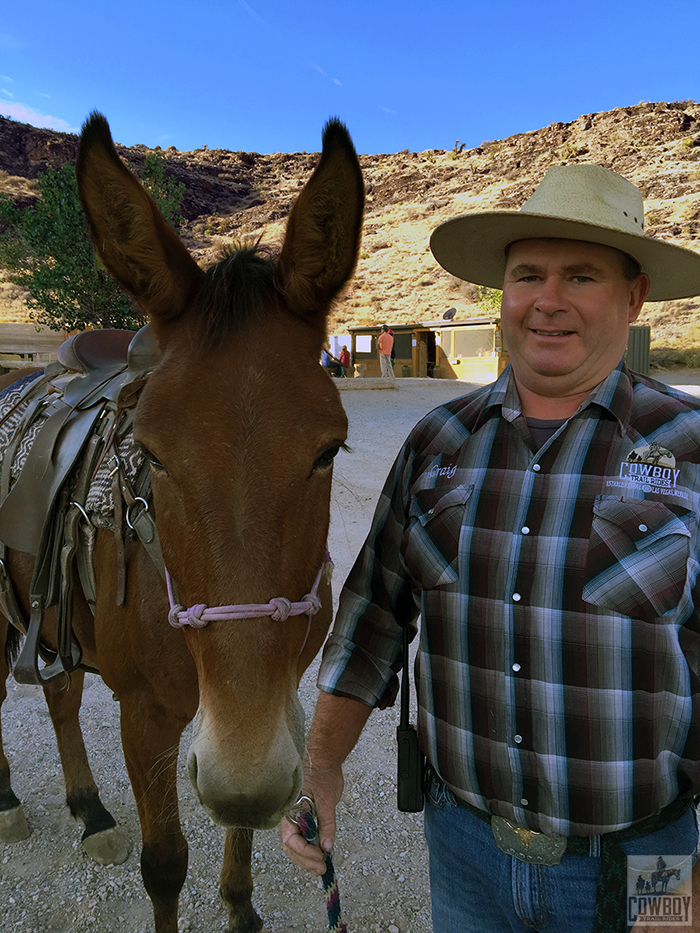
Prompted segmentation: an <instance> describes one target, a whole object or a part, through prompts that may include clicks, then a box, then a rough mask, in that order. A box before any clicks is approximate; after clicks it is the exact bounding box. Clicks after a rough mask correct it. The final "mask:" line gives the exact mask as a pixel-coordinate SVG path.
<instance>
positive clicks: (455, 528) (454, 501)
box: [401, 485, 474, 590]
mask: <svg viewBox="0 0 700 933" xmlns="http://www.w3.org/2000/svg"><path fill="white" fill-rule="evenodd" d="M473 491H474V486H473V485H471V486H452V487H445V486H439V487H437V488H434V489H421V490H419V491H418V492H417V493H415V494H414V496H413V497H412V498H411V504H410V508H409V519H408V524H407V526H406V531H405V533H404V536H403V541H402V547H401V551H402V554H403V558H404V560H405V562H406V565H407V566H408V569H409V570H410V572H411V576H412V577H413V579H414V580H415V581H416V582H417V583H418V585H419V586H420V588H421V589H424V590H429V589H432V588H433V587H436V586H446V585H448V584H450V583H454V582H455V581H456V580H457V579H458V578H459V566H458V563H459V536H460V533H461V530H462V523H463V520H464V506H465V503H466V502H467V500H468V499H469V497H470V496H471V494H472V492H473Z"/></svg>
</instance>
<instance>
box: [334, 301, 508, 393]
mask: <svg viewBox="0 0 700 933" xmlns="http://www.w3.org/2000/svg"><path fill="white" fill-rule="evenodd" d="M389 327H390V328H391V330H392V331H393V333H394V372H395V373H396V376H397V377H398V378H401V377H402V376H431V377H433V378H435V379H466V380H474V381H479V382H482V381H484V382H489V381H491V380H492V379H496V378H497V377H498V376H499V375H500V373H502V372H503V370H504V369H505V368H506V366H507V365H508V354H507V353H505V351H504V349H503V347H502V341H501V326H500V320H499V318H495V317H485V318H472V319H471V320H468V321H445V320H442V321H426V322H421V323H418V324H389ZM380 333H381V327H351V328H350V339H351V342H352V346H351V347H350V353H351V354H352V359H353V362H354V363H355V366H356V372H357V374H358V375H364V376H380V375H381V373H380V370H379V358H378V356H377V337H378V336H379V334H380Z"/></svg>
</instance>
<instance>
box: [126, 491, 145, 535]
mask: <svg viewBox="0 0 700 933" xmlns="http://www.w3.org/2000/svg"><path fill="white" fill-rule="evenodd" d="M139 502H140V503H141V505H142V506H143V508H144V511H145V512H147V511H148V502H146V500H145V499H143V498H142V497H141V496H137V497H136V498H135V499H134V501H133V502H132V503H131V505H130V506H129V508H128V509H127V510H126V523H127V525H128V526H129V528H131V530H132V531H134V530H135V529H134V526H133V525H132V524H131V510H132V509H133V507H134V506H135V505H137V504H138V503H139Z"/></svg>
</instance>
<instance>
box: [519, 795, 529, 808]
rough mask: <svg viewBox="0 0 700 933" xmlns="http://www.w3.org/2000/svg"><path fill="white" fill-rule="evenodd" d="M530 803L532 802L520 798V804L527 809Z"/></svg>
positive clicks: (525, 798)
mask: <svg viewBox="0 0 700 933" xmlns="http://www.w3.org/2000/svg"><path fill="white" fill-rule="evenodd" d="M529 802H530V801H529V800H528V799H527V797H521V798H520V803H521V804H522V805H523V806H524V807H526V806H527V805H528V803H529Z"/></svg>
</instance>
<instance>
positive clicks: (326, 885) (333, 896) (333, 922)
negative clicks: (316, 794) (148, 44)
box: [296, 797, 348, 933]
mask: <svg viewBox="0 0 700 933" xmlns="http://www.w3.org/2000/svg"><path fill="white" fill-rule="evenodd" d="M302 802H304V803H308V804H310V805H311V806H312V807H313V803H312V801H311V800H310V799H309V798H308V797H302V798H301V799H300V800H299V802H298V804H297V806H298V807H299V815H298V817H297V819H296V822H297V823H298V826H299V829H300V830H301V832H302V834H303V836H304V839H306V841H307V842H308V843H309V845H312V846H317V845H318V828H317V826H316V820H315V819H314V815H313V812H312V810H311V809H306V808H305V807H303V806H301V804H302ZM323 859H324V861H325V863H326V872H325V874H324V875H323V876H322V877H321V882H322V884H323V892H324V894H325V895H326V910H327V911H328V933H347V929H348V928H347V927H346V926H345V924H344V923H343V921H342V920H341V919H340V894H339V893H338V882H337V880H336V877H335V869H334V868H333V859H332V858H331V854H330V852H324V853H323Z"/></svg>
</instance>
